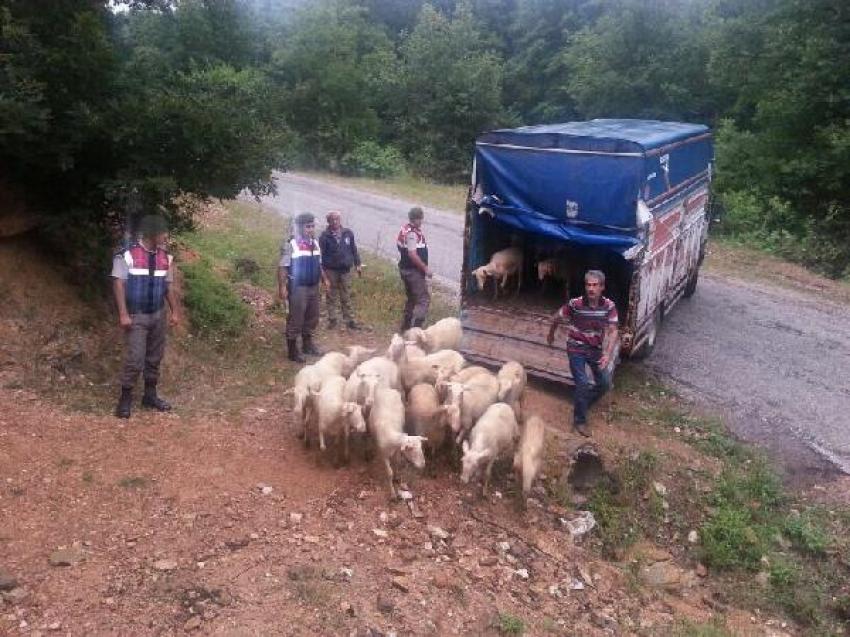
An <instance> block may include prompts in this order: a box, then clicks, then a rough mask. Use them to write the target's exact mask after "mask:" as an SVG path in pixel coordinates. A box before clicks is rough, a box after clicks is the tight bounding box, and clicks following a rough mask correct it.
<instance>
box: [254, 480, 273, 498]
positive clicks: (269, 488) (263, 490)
mask: <svg viewBox="0 0 850 637" xmlns="http://www.w3.org/2000/svg"><path fill="white" fill-rule="evenodd" d="M257 489H259V490H260V493H262V494H263V495H271V493H272V491H274V487H272V486H269V485H267V484H263V483H262V482H261V483H260V484H258V485H257Z"/></svg>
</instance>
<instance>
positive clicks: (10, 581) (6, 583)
mask: <svg viewBox="0 0 850 637" xmlns="http://www.w3.org/2000/svg"><path fill="white" fill-rule="evenodd" d="M17 586H18V580H17V579H15V578H14V577H12V574H11V573H7V572H6V571H0V591H10V590H12V589H13V588H16V587H17Z"/></svg>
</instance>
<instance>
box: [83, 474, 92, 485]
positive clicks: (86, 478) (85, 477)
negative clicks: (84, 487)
mask: <svg viewBox="0 0 850 637" xmlns="http://www.w3.org/2000/svg"><path fill="white" fill-rule="evenodd" d="M82 479H83V482H85V483H86V484H91V483H92V482H94V474H93V473H92V472H91V471H83V476H82Z"/></svg>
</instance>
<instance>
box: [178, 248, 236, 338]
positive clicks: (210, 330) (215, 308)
mask: <svg viewBox="0 0 850 637" xmlns="http://www.w3.org/2000/svg"><path fill="white" fill-rule="evenodd" d="M180 269H181V271H182V272H183V277H184V280H185V283H186V289H185V295H184V303H185V304H186V308H187V309H188V311H189V318H190V320H191V322H192V327H193V328H194V329H195V330H197V331H198V332H199V333H201V334H203V335H216V336H237V335H239V334H240V333H241V332H242V330H243V329H244V327H245V325H246V323H247V321H248V313H249V310H248V308H247V307H246V306H245V304H244V303H242V301H241V300H240V299H239V297H237V296H236V294H235V293H234V292H233V290H232V289H231V288H230V286H229V285H228V284H227V283H226V282H225V281H223V280H222V279H221V278H219V277H218V276H217V275H216V273H215V272H214V271H213V269H212V266H211V265H210V262H209V261H208V260H206V259H200V260H198V261H195V262H194V263H183V264H181V266H180Z"/></svg>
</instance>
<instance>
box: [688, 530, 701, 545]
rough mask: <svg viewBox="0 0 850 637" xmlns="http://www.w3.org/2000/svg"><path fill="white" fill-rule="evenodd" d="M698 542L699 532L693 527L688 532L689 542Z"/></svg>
mask: <svg viewBox="0 0 850 637" xmlns="http://www.w3.org/2000/svg"><path fill="white" fill-rule="evenodd" d="M697 542H699V533H697V531H696V529H692V530H691V531H690V532H689V533H688V543H689V544H696V543H697Z"/></svg>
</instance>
